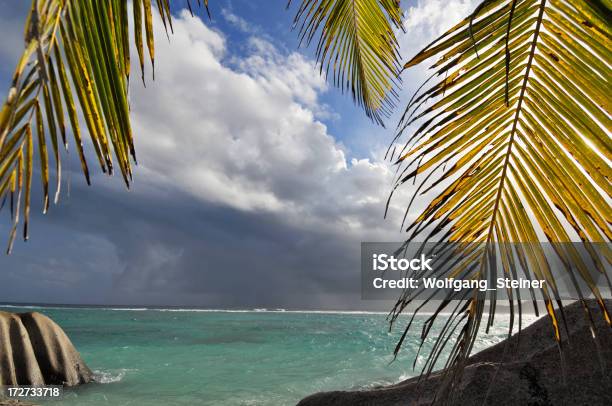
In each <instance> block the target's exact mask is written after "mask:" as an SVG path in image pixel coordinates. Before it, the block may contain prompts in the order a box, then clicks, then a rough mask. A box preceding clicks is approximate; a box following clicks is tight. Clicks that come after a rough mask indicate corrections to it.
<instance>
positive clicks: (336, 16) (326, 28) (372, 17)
mask: <svg viewBox="0 0 612 406" xmlns="http://www.w3.org/2000/svg"><path fill="white" fill-rule="evenodd" d="M290 3H291V0H289V4H290ZM295 25H296V26H297V25H299V26H300V28H299V32H300V40H301V41H304V42H306V43H307V44H310V43H311V41H312V40H313V39H315V37H316V36H317V34H318V33H319V32H320V35H319V39H318V42H317V47H316V55H317V59H318V61H319V62H320V64H321V72H323V71H325V72H326V74H327V76H329V74H330V70H331V71H332V73H331V77H332V78H333V83H334V85H335V86H337V87H339V88H340V89H341V90H342V91H343V92H344V91H350V92H351V94H352V96H353V99H354V100H355V102H356V103H357V104H358V105H360V106H362V107H363V108H364V109H365V112H366V115H367V116H368V117H370V118H371V119H372V120H374V121H375V122H376V123H378V124H381V125H382V124H383V119H384V118H385V117H387V116H388V115H389V113H390V112H391V111H392V110H393V107H394V106H395V102H396V99H397V93H396V89H397V85H398V83H397V80H398V79H397V78H398V75H399V70H400V69H399V53H398V48H399V46H398V43H397V40H396V38H395V33H394V31H393V30H394V28H399V27H400V26H401V10H400V7H399V1H398V0H303V1H302V3H301V5H300V6H299V9H298V11H297V14H296V16H295Z"/></svg>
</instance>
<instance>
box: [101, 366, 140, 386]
mask: <svg viewBox="0 0 612 406" xmlns="http://www.w3.org/2000/svg"><path fill="white" fill-rule="evenodd" d="M132 371H137V370H136V369H117V370H111V371H100V370H94V371H93V379H94V381H95V382H97V383H102V384H106V383H115V382H121V380H123V378H125V375H126V374H127V373H128V372H132Z"/></svg>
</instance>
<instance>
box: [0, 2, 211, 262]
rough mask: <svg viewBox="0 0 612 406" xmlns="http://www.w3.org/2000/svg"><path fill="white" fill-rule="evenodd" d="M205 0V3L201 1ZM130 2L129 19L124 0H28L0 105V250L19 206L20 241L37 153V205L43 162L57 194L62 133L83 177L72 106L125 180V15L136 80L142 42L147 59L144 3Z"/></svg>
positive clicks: (148, 14)
mask: <svg viewBox="0 0 612 406" xmlns="http://www.w3.org/2000/svg"><path fill="white" fill-rule="evenodd" d="M204 3H205V6H207V3H208V2H207V1H205V2H204ZM132 4H133V16H132V17H130V16H129V15H128V4H127V1H124V0H109V1H106V0H105V1H102V0H99V1H85V0H33V1H32V6H31V9H30V12H29V15H28V18H27V21H26V27H25V37H24V40H25V50H24V52H23V54H22V56H21V58H20V60H19V62H18V64H17V67H16V69H15V72H14V74H13V77H12V82H11V87H10V89H9V94H8V97H7V100H6V102H5V103H4V105H3V106H2V110H0V203H2V204H0V208H1V207H2V206H4V203H6V201H7V200H10V203H11V204H10V207H11V210H12V214H11V216H12V221H13V227H12V231H11V235H10V238H9V246H8V252H10V251H11V248H12V245H13V242H14V239H15V236H16V230H17V226H18V223H19V222H20V211H21V212H22V213H23V219H24V232H23V236H24V239H26V240H27V238H28V219H29V212H30V200H31V199H30V196H31V186H32V177H33V173H34V171H33V166H34V161H35V160H36V158H35V156H36V155H38V159H37V160H38V162H39V163H40V170H39V172H40V178H41V183H42V188H43V199H44V202H43V211H44V212H46V211H47V209H48V208H49V200H50V199H49V194H50V191H49V189H50V187H49V183H50V173H51V170H50V166H53V167H54V172H55V194H54V200H55V202H57V200H58V198H59V196H60V187H61V173H62V165H61V148H62V146H63V148H65V149H66V150H67V149H68V144H69V141H68V136H67V134H68V133H69V132H71V133H72V137H73V138H74V145H75V146H76V150H77V153H78V155H79V159H80V162H81V168H82V171H83V174H84V176H85V179H86V181H87V183H88V184H90V169H89V163H88V162H87V159H86V157H85V152H84V147H83V135H82V134H83V131H84V129H83V125H82V124H83V123H82V122H81V120H79V115H80V113H82V117H83V121H84V124H85V128H86V130H87V133H88V134H89V138H90V140H91V144H92V145H93V149H94V151H95V154H96V157H97V161H98V164H99V165H100V168H101V169H102V171H103V172H105V173H108V174H112V173H113V172H114V171H115V168H116V167H118V168H119V171H120V173H121V176H122V177H123V180H124V181H125V184H126V185H127V186H128V187H129V185H130V182H131V179H132V166H131V165H132V162H136V154H135V149H134V139H133V136H132V129H131V125H130V117H129V104H128V97H127V92H128V83H129V73H130V49H129V48H130V39H129V27H128V22H129V21H130V19H131V20H132V23H133V24H134V34H135V38H134V44H135V46H136V49H137V51H138V56H139V63H140V68H141V72H142V80H143V82H144V72H145V64H144V43H146V46H147V49H148V54H149V58H150V60H151V64H152V66H154V60H155V49H154V38H153V17H152V4H151V0H134V1H133V2H132ZM157 8H158V11H159V13H160V14H161V17H162V21H163V22H164V24H166V23H168V24H169V25H170V27H172V17H171V14H170V5H169V1H168V0H158V1H157ZM143 27H144V38H145V40H144V41H143ZM66 123H69V129H67V127H68V126H67V124H66ZM49 143H50V146H49ZM34 149H36V150H37V151H38V154H35V153H34V152H33V151H34ZM49 155H52V157H50V156H49ZM22 200H23V202H22Z"/></svg>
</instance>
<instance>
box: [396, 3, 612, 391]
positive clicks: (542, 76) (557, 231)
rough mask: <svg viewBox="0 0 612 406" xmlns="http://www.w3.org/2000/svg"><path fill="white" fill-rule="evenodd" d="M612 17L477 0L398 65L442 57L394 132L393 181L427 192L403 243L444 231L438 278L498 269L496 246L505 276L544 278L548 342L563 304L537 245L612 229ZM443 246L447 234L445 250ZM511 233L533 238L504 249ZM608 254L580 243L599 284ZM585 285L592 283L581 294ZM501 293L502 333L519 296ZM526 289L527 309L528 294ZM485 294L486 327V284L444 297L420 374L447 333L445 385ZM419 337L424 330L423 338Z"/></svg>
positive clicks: (584, 8) (438, 236)
mask: <svg viewBox="0 0 612 406" xmlns="http://www.w3.org/2000/svg"><path fill="white" fill-rule="evenodd" d="M611 16H612V11H611V10H610V2H609V1H603V0H589V1H587V0H486V1H484V2H482V3H481V4H480V5H479V6H478V7H477V8H476V10H475V11H474V13H473V14H472V15H471V16H469V17H468V18H466V19H464V20H463V21H462V22H460V23H459V24H457V25H456V26H455V27H453V28H452V29H451V30H449V31H448V32H446V33H445V34H444V35H442V36H441V37H440V38H438V39H436V40H435V41H434V42H432V43H431V44H430V45H429V46H427V47H426V48H425V49H424V50H422V51H421V52H420V53H419V54H417V55H416V56H415V57H414V58H413V59H412V60H410V61H409V62H408V63H407V64H406V66H405V67H406V68H410V67H412V66H414V65H417V64H419V63H422V62H424V61H426V60H428V59H429V58H430V57H437V58H438V59H437V60H436V61H435V62H434V63H433V65H432V67H431V69H433V71H434V73H433V74H432V77H431V78H430V81H431V80H434V82H433V83H434V84H429V81H428V82H426V83H427V84H425V85H424V86H422V87H421V89H419V91H418V92H417V94H415V96H414V97H413V98H412V100H411V101H410V102H409V104H408V106H407V108H406V110H405V113H404V116H403V117H402V119H401V122H400V124H399V127H398V132H397V137H396V140H398V139H401V138H402V137H406V134H405V133H407V132H408V131H410V136H408V137H407V139H406V142H405V144H404V145H403V148H396V149H394V151H393V153H392V154H391V159H392V160H395V162H396V164H397V165H398V176H397V181H396V185H395V188H394V190H395V189H397V188H399V187H401V186H402V185H405V184H406V183H407V182H409V181H410V184H412V181H414V182H416V181H417V179H421V180H420V181H419V182H418V183H416V186H415V187H416V192H415V198H416V197H417V196H418V197H419V198H421V199H428V200H429V204H428V205H427V207H426V208H425V209H424V210H422V211H421V212H420V213H419V214H418V215H417V216H416V219H415V220H414V221H413V222H412V223H411V224H410V225H408V226H407V228H406V231H407V232H408V241H419V242H423V241H424V242H428V241H440V242H441V243H440V244H439V249H438V250H439V251H438V253H439V254H440V255H449V258H461V260H460V261H455V262H453V261H449V263H448V266H445V267H443V269H438V270H436V276H438V277H462V278H465V279H485V280H490V279H491V276H492V273H494V272H496V267H495V266H493V264H492V263H491V261H490V258H491V256H492V251H493V250H497V253H496V254H495V256H496V257H497V258H498V259H499V258H501V262H502V265H503V266H502V269H503V272H504V274H505V275H503V276H508V277H510V278H512V279H516V278H517V276H518V275H520V274H521V273H525V275H526V276H529V273H531V274H535V275H536V276H537V277H538V279H544V280H546V281H547V282H546V286H548V287H545V288H543V289H542V290H541V291H540V292H537V293H538V295H540V296H537V297H539V298H541V299H543V300H544V304H545V308H546V312H547V313H548V315H549V317H550V319H551V322H552V324H551V325H552V327H553V332H554V335H555V337H556V339H557V341H558V342H560V338H561V331H560V329H561V328H562V327H561V326H562V322H563V320H562V319H563V312H562V304H561V300H560V297H559V292H558V289H557V285H556V284H555V282H556V280H555V276H554V275H553V273H552V272H551V269H550V266H551V265H550V263H549V261H547V258H546V255H545V253H544V250H543V248H542V246H541V245H540V244H535V243H537V242H539V241H548V242H550V243H563V242H569V241H581V242H583V243H584V244H585V245H586V246H587V248H588V247H590V246H589V244H590V243H592V242H605V243H609V242H610V239H611V238H612V230H611V228H610V222H611V221H612V218H611V213H612V210H611V208H610V193H611V187H610V175H611V171H610V159H611V149H612V143H611V141H610V129H611V122H610V105H609V94H610V91H611V89H610V79H611V76H610V65H611V63H612V60H611V59H612V58H611V55H612V52H611V51H610V50H611V49H612V48H611V45H612V44H611V41H610V36H611V28H610V25H609V24H610V21H612V20H611ZM436 78H437V82H436V81H435V79H436ZM413 128H416V129H415V130H413ZM394 142H395V141H394ZM396 150H399V151H400V152H399V154H396V153H395V152H396ZM391 195H393V193H392V194H391ZM415 198H413V200H412V201H411V202H410V204H409V206H408V209H407V210H406V216H408V215H409V214H410V208H411V205H412V204H413V202H414V200H415ZM390 199H391V197H390ZM405 218H406V217H405ZM402 227H404V225H402ZM444 242H455V243H457V244H453V245H452V247H453V248H452V249H451V248H449V245H448V244H444ZM511 242H514V243H529V244H521V245H518V246H516V245H515V246H509V245H505V243H511ZM555 247H557V248H558V249H557V250H556V252H555V254H556V255H557V256H558V257H559V258H561V259H562V260H563V263H564V264H565V266H566V267H565V268H564V270H565V272H567V273H568V274H569V276H570V277H571V280H572V281H573V289H575V295H576V297H578V298H580V299H583V298H584V297H585V296H588V295H592V296H594V297H595V298H596V299H597V300H598V302H599V304H600V307H601V311H602V312H603V314H604V316H605V318H606V320H607V321H608V323H610V316H609V313H608V310H607V309H606V308H605V305H604V302H603V300H602V294H601V292H600V290H599V288H598V286H597V284H596V283H595V282H594V281H593V279H592V278H591V277H590V274H589V266H588V264H587V260H586V259H584V258H583V257H581V256H580V255H578V253H577V252H576V248H575V246H574V245H572V244H560V245H555ZM606 247H607V246H606ZM589 249H590V248H589ZM445 250H446V251H445ZM449 250H451V251H452V252H450V251H449ZM604 251H605V252H604V253H603V254H602V255H603V256H604V258H603V259H602V258H601V257H600V255H599V254H597V255H596V254H594V250H590V251H589V252H590V253H593V255H592V256H593V257H592V260H593V263H594V264H595V265H593V266H596V267H597V269H598V270H599V272H601V273H602V274H603V277H604V278H605V280H607V281H608V286H609V275H608V274H607V270H606V267H605V266H602V263H603V264H605V263H608V264H609V259H610V252H609V249H608V248H606V249H605V250H604ZM451 254H452V255H451ZM493 276H494V275H493ZM582 283H584V284H586V286H588V289H585V290H584V291H583V290H581V288H580V286H582ZM413 293H414V292H413ZM424 294H425V293H424V292H423V291H421V292H416V294H413V295H411V296H410V295H408V294H406V295H404V296H402V297H401V298H400V300H399V301H398V303H397V304H396V306H395V308H394V310H393V311H392V314H391V317H392V321H397V320H398V319H397V316H398V315H399V314H400V313H401V312H402V311H403V310H404V309H405V308H406V306H408V304H410V303H412V302H414V300H415V299H425V301H427V300H429V299H427V298H425V297H424ZM532 294H533V292H532ZM461 295H463V293H461ZM508 297H509V302H510V303H509V304H510V308H511V315H510V316H511V322H510V329H511V330H512V326H513V325H514V317H515V307H518V317H519V329H520V325H521V321H520V320H521V312H522V308H521V300H522V298H521V297H520V296H519V295H518V292H512V291H511V292H509V293H508ZM532 298H533V299H534V307H535V309H536V311H537V306H538V305H537V302H536V301H535V298H536V295H535V294H533V297H532ZM487 299H488V300H489V305H488V310H489V319H488V321H487V323H486V327H487V329H488V328H489V327H490V326H491V325H492V324H493V320H494V318H493V315H494V313H495V304H496V302H497V297H496V295H495V292H481V291H479V290H476V289H474V290H473V291H471V292H469V294H467V295H466V296H460V294H459V293H456V294H451V295H450V296H448V297H447V298H446V300H444V301H442V302H440V304H439V308H438V312H439V311H442V310H444V309H445V308H447V307H448V306H449V304H450V303H452V301H453V300H456V301H458V302H459V304H458V305H457V306H456V307H455V308H454V310H452V317H451V320H452V322H450V323H447V325H446V326H445V327H444V329H443V330H442V334H440V336H439V337H438V338H437V343H436V345H435V346H434V349H433V350H432V351H431V353H430V354H429V358H428V362H427V364H426V366H425V369H424V372H425V373H426V374H428V373H430V372H431V371H432V370H433V368H434V365H435V364H436V362H437V361H438V359H439V358H440V357H441V354H443V349H444V347H445V346H446V344H447V343H452V344H453V345H452V347H451V350H450V355H449V356H448V359H447V362H446V365H447V366H448V367H450V368H449V369H448V370H447V372H446V376H447V377H448V379H449V381H448V382H449V385H450V386H449V387H451V388H452V382H455V380H454V379H455V378H456V377H457V376H459V375H460V371H461V369H462V366H463V365H464V364H465V360H466V359H467V357H468V356H469V354H470V351H471V348H472V345H473V343H474V340H475V339H476V337H477V334H478V331H479V327H480V324H481V319H482V317H483V313H484V311H485V307H486V306H485V302H486V300H487ZM585 311H586V312H587V313H588V309H587V307H586V306H585ZM435 319H436V317H435V316H434V317H432V318H431V319H430V322H429V323H428V324H427V325H428V326H430V323H433V321H434V320H435ZM408 328H410V324H409V325H408ZM428 333H429V330H427V328H426V329H424V331H423V334H422V339H423V340H425V339H426V338H427V337H428ZM593 333H594V331H593ZM401 344H402V343H401V342H400V343H399V344H398V347H397V349H396V351H399V349H400V347H401Z"/></svg>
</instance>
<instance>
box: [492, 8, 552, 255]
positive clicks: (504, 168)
mask: <svg viewBox="0 0 612 406" xmlns="http://www.w3.org/2000/svg"><path fill="white" fill-rule="evenodd" d="M546 2H547V0H541V2H540V9H539V12H538V18H537V22H536V26H535V29H534V32H533V39H532V43H531V50H530V52H529V57H528V60H527V67H526V69H525V76H524V79H523V84H522V86H521V90H520V93H519V96H518V101H517V103H518V104H517V107H516V114H515V116H514V119H513V122H512V130H511V131H510V135H509V140H508V148H507V151H506V154H505V157H504V163H503V164H502V173H501V178H500V182H499V187H498V191H497V196H496V197H495V205H494V207H493V213H492V215H491V222H490V225H489V231H488V232H487V238H486V242H487V243H489V242H492V237H493V230H494V228H495V223H496V219H497V213H498V212H499V203H500V201H501V197H502V192H503V189H504V184H505V181H506V178H507V170H508V166H509V165H510V156H511V154H512V147H513V144H514V138H515V135H516V132H517V126H518V123H519V120H520V117H521V112H522V107H523V100H524V99H525V92H526V91H527V85H528V84H529V78H530V73H531V66H532V64H533V60H534V58H535V53H536V49H537V45H538V37H539V34H540V28H541V26H542V21H543V18H544V11H545V10H546ZM515 5H516V0H515V1H513V3H512V11H511V12H510V16H509V21H508V34H507V38H508V37H509V32H510V29H511V24H512V14H513V11H514V7H515ZM507 38H506V40H507ZM510 64H511V54H510V51H509V49H508V48H507V47H506V66H507V68H506V71H507V72H509V70H510V68H509V67H510ZM506 83H508V78H507V76H506ZM507 91H508V87H507V86H506V100H508V93H507ZM483 255H485V254H484V253H483Z"/></svg>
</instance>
